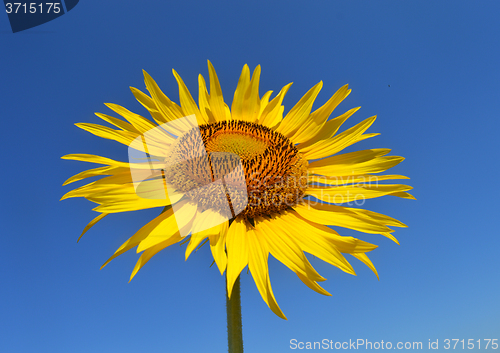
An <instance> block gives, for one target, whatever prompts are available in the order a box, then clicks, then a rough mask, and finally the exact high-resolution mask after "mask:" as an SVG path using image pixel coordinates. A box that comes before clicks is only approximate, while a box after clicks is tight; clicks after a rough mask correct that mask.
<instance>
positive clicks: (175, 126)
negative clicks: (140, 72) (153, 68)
mask: <svg viewBox="0 0 500 353" xmlns="http://www.w3.org/2000/svg"><path fill="white" fill-rule="evenodd" d="M144 76H145V82H146V87H147V89H148V91H149V92H150V94H151V96H152V97H154V98H151V97H149V96H148V95H146V94H145V93H143V92H141V91H140V90H138V89H137V88H134V87H130V90H131V91H132V93H133V95H134V97H135V99H137V100H138V101H139V103H141V104H142V105H143V106H144V107H145V108H146V109H147V110H148V111H149V114H151V116H152V117H153V119H154V121H156V123H157V124H158V125H162V128H163V129H165V130H166V131H168V132H170V133H171V134H173V135H176V136H178V135H182V134H183V133H184V132H186V131H187V130H189V129H191V128H192V126H191V125H189V124H187V123H186V122H184V121H183V119H181V120H179V119H180V118H182V117H183V116H184V115H183V113H182V109H181V107H179V106H178V105H177V104H175V103H174V102H172V101H171V100H170V99H169V98H168V97H167V96H166V95H164V94H163V92H162V91H161V90H160V88H159V87H158V86H157V85H156V82H155V81H154V80H153V79H152V78H151V77H150V76H149V75H148V74H147V73H146V72H145V71H144ZM167 123H168V125H164V124H167Z"/></svg>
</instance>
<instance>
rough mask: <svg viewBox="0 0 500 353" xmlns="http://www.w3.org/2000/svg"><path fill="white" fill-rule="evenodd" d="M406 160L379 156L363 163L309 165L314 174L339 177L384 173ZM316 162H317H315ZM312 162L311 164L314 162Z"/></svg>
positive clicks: (397, 157)
mask: <svg viewBox="0 0 500 353" xmlns="http://www.w3.org/2000/svg"><path fill="white" fill-rule="evenodd" d="M322 161H323V160H320V161H318V162H322ZM402 161H404V158H403V157H399V156H384V157H377V158H374V159H372V160H369V161H366V162H362V163H355V164H349V163H346V164H332V165H327V164H326V163H325V164H324V166H316V165H321V164H323V163H318V164H314V165H312V166H311V165H309V169H308V170H309V172H310V173H314V174H321V175H325V176H330V177H339V176H346V175H358V174H367V173H382V172H385V171H386V170H387V169H390V168H392V167H394V166H396V165H398V164H399V163H401V162H402ZM313 163H316V162H313ZM313 163H311V164H313Z"/></svg>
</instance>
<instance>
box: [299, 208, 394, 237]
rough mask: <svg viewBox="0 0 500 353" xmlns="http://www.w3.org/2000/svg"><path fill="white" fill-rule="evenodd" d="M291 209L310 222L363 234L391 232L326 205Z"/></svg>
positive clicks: (380, 225) (364, 219) (381, 225)
mask: <svg viewBox="0 0 500 353" xmlns="http://www.w3.org/2000/svg"><path fill="white" fill-rule="evenodd" d="M293 209H294V210H295V211H296V212H297V213H298V214H299V215H300V216H301V217H303V218H305V219H307V220H309V221H310V222H314V223H318V224H326V225H332V226H338V227H344V228H349V229H354V230H357V231H360V232H364V233H371V234H381V233H387V232H391V231H392V230H391V229H390V228H388V227H386V226H385V225H383V224H380V223H379V222H376V221H373V220H369V219H367V218H365V217H362V216H360V215H357V214H355V213H352V212H348V211H345V210H344V209H343V207H340V206H335V205H327V204H317V205H306V204H299V205H296V206H294V207H293Z"/></svg>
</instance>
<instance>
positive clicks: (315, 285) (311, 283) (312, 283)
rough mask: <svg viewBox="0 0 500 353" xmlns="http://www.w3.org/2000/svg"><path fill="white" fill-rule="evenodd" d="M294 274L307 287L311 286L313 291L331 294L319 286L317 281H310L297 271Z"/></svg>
mask: <svg viewBox="0 0 500 353" xmlns="http://www.w3.org/2000/svg"><path fill="white" fill-rule="evenodd" d="M295 274H296V275H297V277H299V279H300V280H301V281H302V282H303V283H304V284H305V285H306V286H308V287H309V288H311V289H312V290H313V291H315V292H317V293H319V294H323V295H327V296H331V294H330V293H328V292H327V291H326V290H325V289H324V288H323V287H321V286H320V285H319V284H318V283H316V282H315V281H312V280H310V279H309V278H307V277H306V276H304V275H302V274H300V273H298V272H295Z"/></svg>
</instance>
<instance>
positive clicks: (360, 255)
mask: <svg viewBox="0 0 500 353" xmlns="http://www.w3.org/2000/svg"><path fill="white" fill-rule="evenodd" d="M351 255H352V256H354V257H355V258H357V259H358V260H360V261H361V262H363V263H364V264H365V265H366V266H368V268H370V270H372V271H373V273H375V275H376V276H377V279H379V280H380V278H379V277H378V272H377V269H376V268H375V266H374V265H373V263H372V262H371V260H370V259H369V258H368V256H367V255H366V254H364V253H353V254H351Z"/></svg>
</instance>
